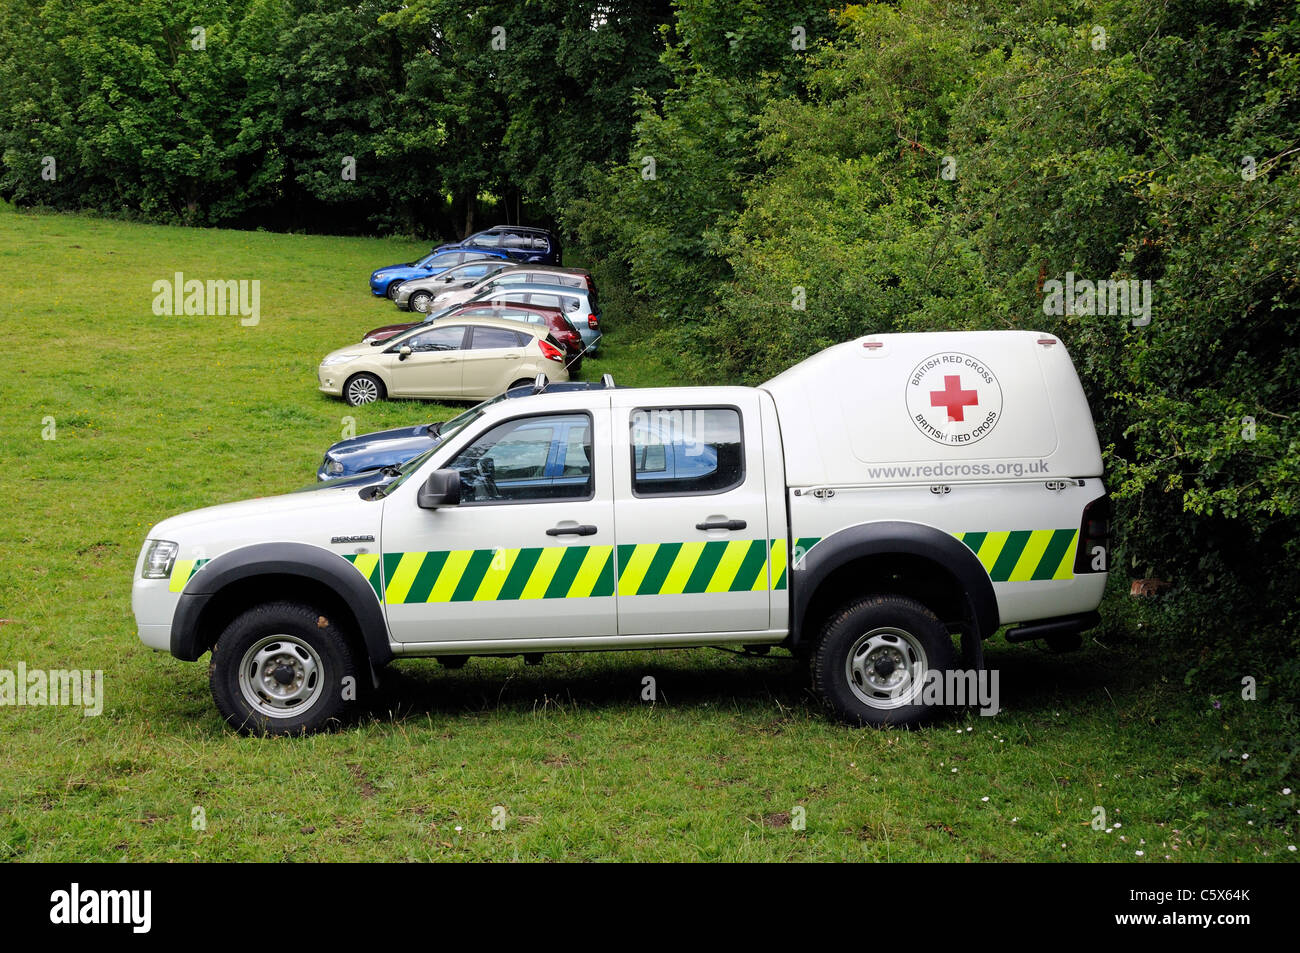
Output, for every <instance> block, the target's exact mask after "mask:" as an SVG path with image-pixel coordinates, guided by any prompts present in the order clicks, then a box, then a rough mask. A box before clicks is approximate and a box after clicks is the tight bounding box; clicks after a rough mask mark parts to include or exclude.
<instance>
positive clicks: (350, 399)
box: [343, 374, 388, 407]
mask: <svg viewBox="0 0 1300 953" xmlns="http://www.w3.org/2000/svg"><path fill="white" fill-rule="evenodd" d="M386 396H388V391H387V389H386V388H385V387H384V382H383V381H381V380H380V379H379V378H378V377H376V376H375V375H374V374H358V375H357V376H356V377H350V378H348V382H347V383H346V384H344V385H343V399H344V400H345V401H346V402H347V403H348V405H349V406H351V407H360V406H361V405H362V404H373V403H374V402H375V401H377V400H383V399H384V398H385V397H386Z"/></svg>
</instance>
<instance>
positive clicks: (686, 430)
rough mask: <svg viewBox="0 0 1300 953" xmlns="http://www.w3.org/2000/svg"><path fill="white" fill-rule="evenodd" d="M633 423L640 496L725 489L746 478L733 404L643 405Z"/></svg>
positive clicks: (634, 474) (634, 465)
mask: <svg viewBox="0 0 1300 953" xmlns="http://www.w3.org/2000/svg"><path fill="white" fill-rule="evenodd" d="M630 426H631V438H632V440H631V442H632V492H633V494H635V495H636V496H661V495H665V494H680V495H688V494H703V493H723V492H725V491H727V490H730V489H732V488H733V487H736V486H739V485H740V484H741V483H743V482H744V479H745V465H744V454H743V452H742V443H741V437H742V430H741V421H740V411H739V410H737V409H736V408H734V407H649V408H639V409H637V410H634V411H632V415H631V419H630Z"/></svg>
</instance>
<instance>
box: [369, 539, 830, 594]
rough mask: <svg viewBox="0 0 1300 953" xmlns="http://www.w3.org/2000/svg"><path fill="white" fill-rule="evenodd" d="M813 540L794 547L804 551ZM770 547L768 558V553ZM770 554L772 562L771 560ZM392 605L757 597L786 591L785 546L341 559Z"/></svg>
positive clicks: (701, 544) (644, 546)
mask: <svg viewBox="0 0 1300 953" xmlns="http://www.w3.org/2000/svg"><path fill="white" fill-rule="evenodd" d="M816 542H817V540H816V539H800V540H798V541H797V543H796V545H797V546H798V547H800V548H802V550H803V551H807V550H808V549H810V548H811V547H812V546H813V544H814V543H816ZM769 546H770V550H769ZM769 554H770V557H769ZM345 558H346V559H348V561H350V562H351V563H352V564H353V565H354V566H355V567H356V568H357V571H358V572H360V573H361V574H362V575H363V576H365V577H366V580H367V581H368V582H369V583H370V586H371V588H373V589H374V591H375V595H376V597H378V598H379V599H380V601H382V602H385V603H388V604H390V605H401V604H410V603H421V602H423V603H429V602H488V601H501V600H517V599H573V598H590V597H601V596H612V595H614V594H615V593H616V592H617V594H618V595H620V596H646V595H658V596H667V595H682V594H691V593H706V592H763V591H766V590H767V589H768V588H769V586H770V588H772V589H785V588H786V585H787V568H788V567H787V555H786V541H785V540H783V539H775V540H764V539H745V540H714V541H707V542H705V541H694V542H687V543H680V542H673V543H635V544H629V545H624V546H619V547H618V548H617V551H615V549H614V547H612V546H546V547H537V548H525V549H457V550H447V551H440V552H427V553H419V552H412V553H384V555H383V558H382V559H381V558H380V557H379V556H378V555H377V554H374V553H366V554H359V555H349V556H346V557H345Z"/></svg>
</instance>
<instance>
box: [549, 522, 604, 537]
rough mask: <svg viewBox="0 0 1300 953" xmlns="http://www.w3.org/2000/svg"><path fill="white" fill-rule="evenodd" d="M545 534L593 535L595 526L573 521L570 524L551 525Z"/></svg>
mask: <svg viewBox="0 0 1300 953" xmlns="http://www.w3.org/2000/svg"><path fill="white" fill-rule="evenodd" d="M546 535H547V536H595V535H596V527H594V526H592V525H591V524H590V523H581V524H578V523H575V524H574V525H572V526H552V527H551V528H550V529H548V530H547V531H546Z"/></svg>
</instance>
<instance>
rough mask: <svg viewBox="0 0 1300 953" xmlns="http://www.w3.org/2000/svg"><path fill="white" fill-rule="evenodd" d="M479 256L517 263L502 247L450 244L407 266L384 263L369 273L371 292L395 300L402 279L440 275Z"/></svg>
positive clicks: (408, 263)
mask: <svg viewBox="0 0 1300 953" xmlns="http://www.w3.org/2000/svg"><path fill="white" fill-rule="evenodd" d="M476 258H500V259H504V260H505V261H508V262H514V260H515V259H514V258H512V257H511V256H510V255H509V254H507V253H506V252H504V251H499V250H498V251H492V250H488V249H485V250H482V251H479V250H468V249H461V248H456V247H450V246H444V247H442V248H435V249H434V250H433V251H431V252H429V254H427V255H425V256H424V257H423V258H421V259H420V260H419V261H413V262H407V263H406V264H404V265H385V266H384V267H383V268H379V269H376V270H375V271H372V272H371V273H370V293H371V294H372V295H374V296H375V297H377V298H388V299H389V300H392V299H394V298H396V297H397V286H398V285H400V284H401V283H402V282H403V281H409V280H410V279H412V278H428V277H430V276H431V275H439V274H442V273H443V272H444V271H446V270H447V269H448V268H451V267H453V266H455V265H459V264H460V263H461V262H464V261H473V260H474V259H476Z"/></svg>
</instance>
